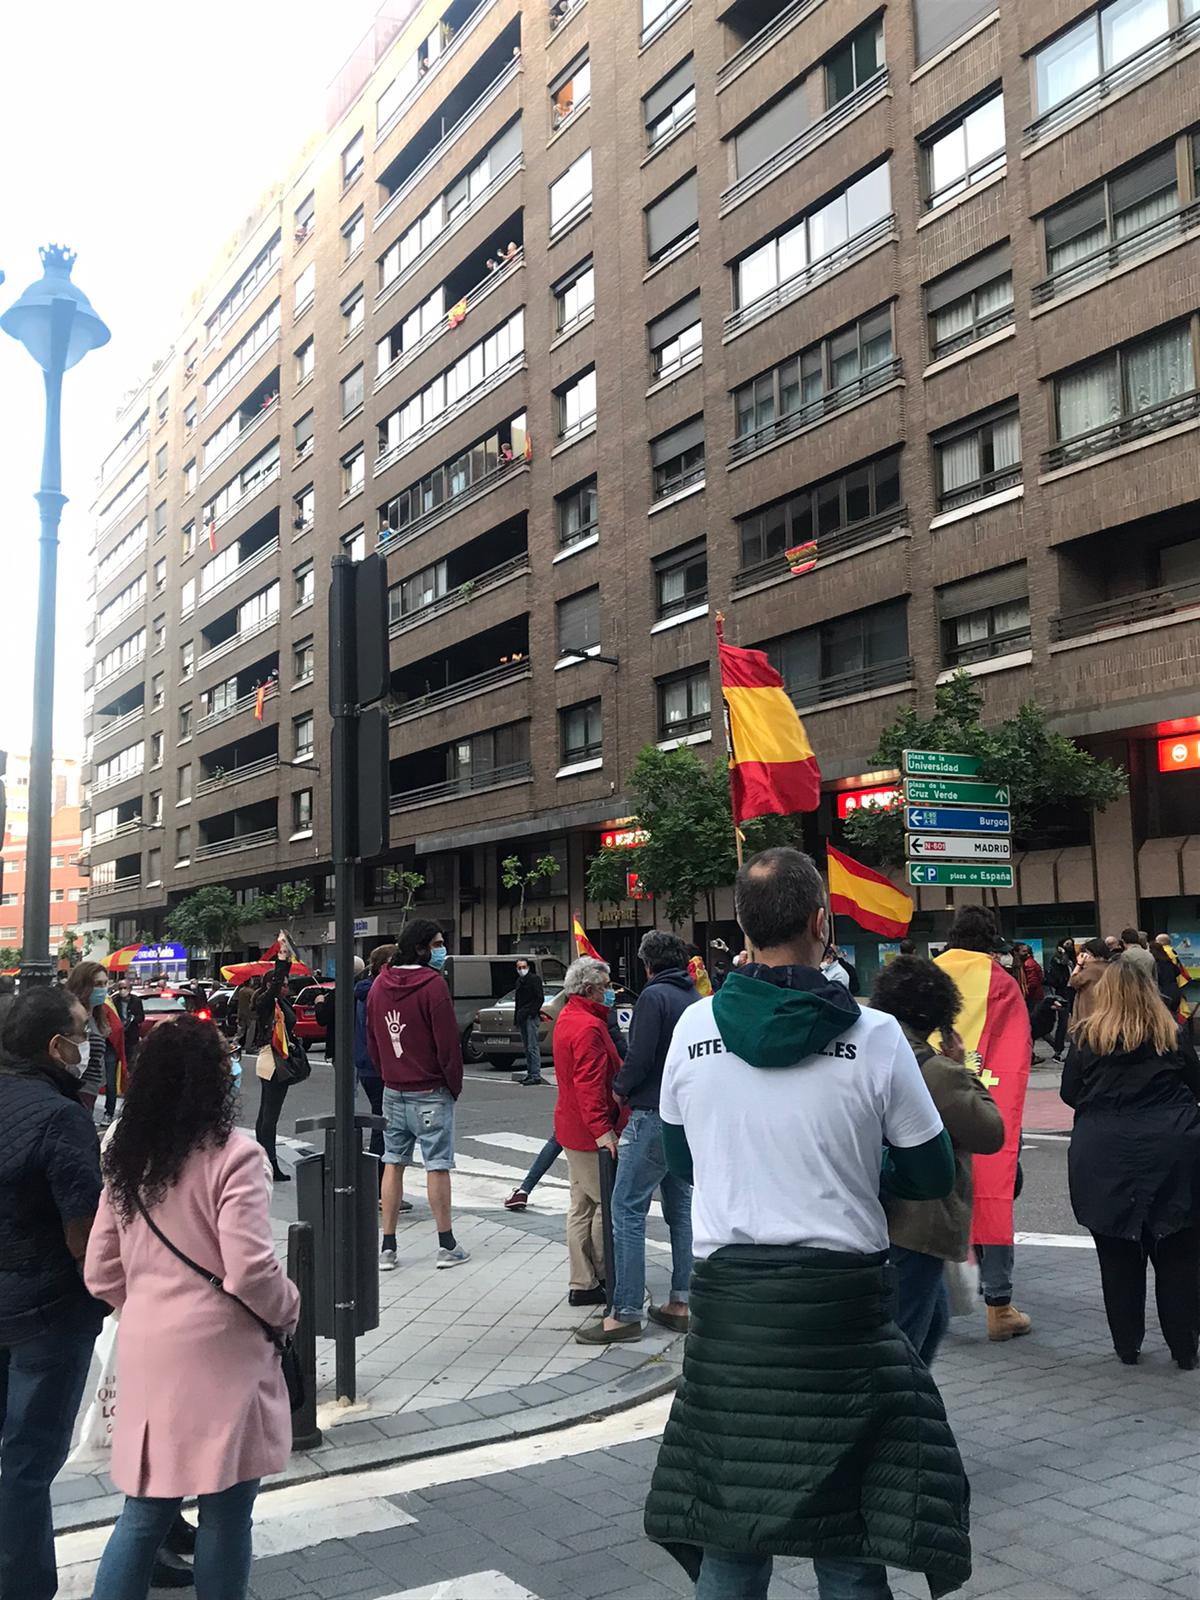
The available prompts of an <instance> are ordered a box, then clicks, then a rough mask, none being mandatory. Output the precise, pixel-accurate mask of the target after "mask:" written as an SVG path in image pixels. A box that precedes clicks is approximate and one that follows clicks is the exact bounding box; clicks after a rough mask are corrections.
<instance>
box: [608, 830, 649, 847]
mask: <svg viewBox="0 0 1200 1600" xmlns="http://www.w3.org/2000/svg"><path fill="white" fill-rule="evenodd" d="M649 837H650V835H649V834H648V833H647V832H646V830H645V829H644V828H605V830H604V831H603V833H601V835H600V844H601V846H602V848H603V849H605V850H632V849H633V847H634V846H635V845H639V844H645V842H646V840H647V839H648V838H649Z"/></svg>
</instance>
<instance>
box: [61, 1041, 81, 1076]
mask: <svg viewBox="0 0 1200 1600" xmlns="http://www.w3.org/2000/svg"><path fill="white" fill-rule="evenodd" d="M62 1042H63V1044H65V1045H69V1046H70V1048H71V1049H72V1050H74V1052H75V1059H74V1061H64V1060H63V1059H62V1058H61V1057H60V1058H59V1062H58V1065H59V1066H60V1067H61V1068H62V1069H63V1071H64V1072H69V1073H70V1074H71V1076H72V1077H73V1078H82V1077H83V1075H84V1073H85V1072H86V1071H87V1051H86V1046H84V1045H81V1044H80V1043H79V1041H78V1040H76V1039H64V1040H63V1041H62Z"/></svg>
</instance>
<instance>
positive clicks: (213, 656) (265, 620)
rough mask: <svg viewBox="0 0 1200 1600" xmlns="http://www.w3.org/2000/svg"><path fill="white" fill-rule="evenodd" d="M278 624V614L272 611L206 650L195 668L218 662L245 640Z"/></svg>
mask: <svg viewBox="0 0 1200 1600" xmlns="http://www.w3.org/2000/svg"><path fill="white" fill-rule="evenodd" d="M278 622H279V612H278V611H272V612H271V613H270V615H269V616H265V617H260V618H259V620H258V621H257V622H254V623H251V625H250V626H249V627H248V628H243V629H242V630H241V632H240V633H235V634H231V635H230V637H229V638H228V639H222V640H221V643H220V644H215V645H213V647H212V649H211V650H206V651H205V652H204V654H203V655H202V656H201V657H200V658H199V660H198V661H197V662H196V666H197V668H201V667H206V666H208V664H209V662H210V661H219V660H220V659H221V657H222V656H227V655H229V653H230V652H231V651H232V650H236V649H237V647H238V645H240V644H245V643H246V641H247V639H253V638H254V637H255V636H256V635H257V634H260V633H265V632H266V631H267V629H268V628H274V627H275V626H276V625H277V624H278Z"/></svg>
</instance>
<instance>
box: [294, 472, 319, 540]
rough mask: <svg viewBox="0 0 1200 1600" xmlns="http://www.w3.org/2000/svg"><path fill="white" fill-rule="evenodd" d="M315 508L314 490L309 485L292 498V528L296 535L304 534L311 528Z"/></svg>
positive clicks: (315, 496)
mask: <svg viewBox="0 0 1200 1600" xmlns="http://www.w3.org/2000/svg"><path fill="white" fill-rule="evenodd" d="M316 507H317V495H316V490H315V489H314V488H313V486H312V484H311V483H309V484H306V485H305V487H304V488H303V489H301V491H300V493H299V494H294V495H293V496H292V528H293V530H294V531H295V532H296V533H304V532H306V531H307V529H309V528H311V527H312V525H313V517H314V515H315V514H316Z"/></svg>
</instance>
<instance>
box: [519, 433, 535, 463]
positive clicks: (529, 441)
mask: <svg viewBox="0 0 1200 1600" xmlns="http://www.w3.org/2000/svg"><path fill="white" fill-rule="evenodd" d="M521 454H522V455H523V456H524V457H525V459H526V461H532V460H533V435H532V434H531V433H527V434H526V435H525V448H524V450H522V452H521Z"/></svg>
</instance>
